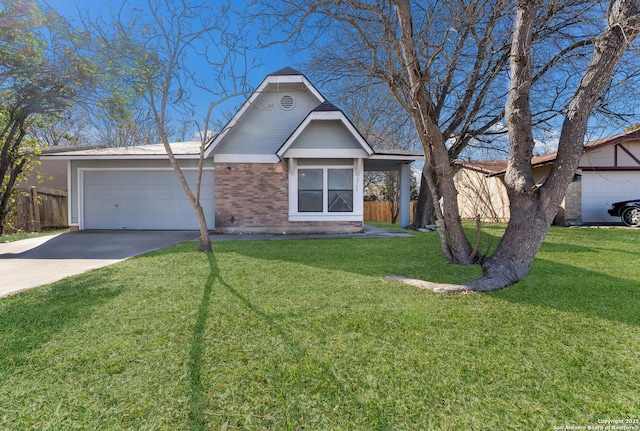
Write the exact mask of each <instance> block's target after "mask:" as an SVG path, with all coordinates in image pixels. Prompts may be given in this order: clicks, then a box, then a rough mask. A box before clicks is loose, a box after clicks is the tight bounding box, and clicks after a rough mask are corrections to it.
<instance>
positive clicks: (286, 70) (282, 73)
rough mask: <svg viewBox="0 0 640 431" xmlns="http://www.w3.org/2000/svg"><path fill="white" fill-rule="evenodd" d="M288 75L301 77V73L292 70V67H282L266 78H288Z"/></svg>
mask: <svg viewBox="0 0 640 431" xmlns="http://www.w3.org/2000/svg"><path fill="white" fill-rule="evenodd" d="M289 75H302V72H300V71H298V70H296V69H294V68H293V67H289V66H287V67H283V68H282V69H280V70H276V71H275V72H273V73H270V74H269V75H268V76H289Z"/></svg>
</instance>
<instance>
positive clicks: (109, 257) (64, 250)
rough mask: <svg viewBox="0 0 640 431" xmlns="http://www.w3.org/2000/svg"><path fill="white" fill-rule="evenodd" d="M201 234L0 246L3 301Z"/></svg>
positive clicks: (52, 239) (382, 234)
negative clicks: (25, 291)
mask: <svg viewBox="0 0 640 431" xmlns="http://www.w3.org/2000/svg"><path fill="white" fill-rule="evenodd" d="M198 236H199V233H198V232H196V231H78V232H68V233H64V234H61V235H52V236H42V237H37V238H30V239H25V240H21V241H14V242H9V243H5V244H0V298H2V297H3V296H7V295H10V294H13V293H17V292H21V291H23V290H26V289H31V288H33V287H37V286H42V285H44V284H49V283H53V282H54V281H58V280H61V279H63V278H65V277H69V276H72V275H76V274H80V273H83V272H86V271H89V270H92V269H96V268H100V267H103V266H107V265H111V264H113V263H116V262H119V261H121V260H124V259H127V258H129V257H133V256H137V255H140V254H144V253H148V252H150V251H154V250H158V249H161V248H165V247H168V246H170V245H173V244H177V243H180V242H185V241H197V240H198ZM411 236H413V235H412V234H411V233H408V232H405V231H400V230H390V229H384V228H378V227H374V226H368V225H366V226H365V228H364V231H363V232H360V233H353V234H292V235H265V234H247V235H241V234H212V235H211V241H213V242H214V243H215V242H216V241H271V240H295V239H314V238H317V239H322V238H395V237H411Z"/></svg>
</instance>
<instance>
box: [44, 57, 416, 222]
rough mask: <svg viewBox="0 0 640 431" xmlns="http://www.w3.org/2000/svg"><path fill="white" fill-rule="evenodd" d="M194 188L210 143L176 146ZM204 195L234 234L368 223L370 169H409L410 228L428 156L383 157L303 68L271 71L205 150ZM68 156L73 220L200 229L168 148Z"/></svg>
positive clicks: (404, 174)
mask: <svg viewBox="0 0 640 431" xmlns="http://www.w3.org/2000/svg"><path fill="white" fill-rule="evenodd" d="M170 145H171V147H172V150H173V153H174V154H175V155H176V158H177V159H178V163H179V165H180V167H181V169H182V171H183V173H184V175H185V178H186V179H187V181H188V183H189V184H190V187H191V188H192V190H193V189H194V186H195V185H196V184H197V175H198V166H199V165H200V162H199V158H200V142H179V143H172V144H170ZM203 155H204V162H203V166H204V169H203V173H202V182H201V187H200V199H201V205H202V207H203V210H204V213H205V218H206V220H207V225H208V226H209V228H210V229H211V230H214V231H216V232H230V233H275V234H283V233H325V232H331V233H334V232H341V233H348V232H358V231H361V230H362V229H363V217H364V210H363V193H364V192H363V183H364V180H363V175H364V171H365V170H368V169H370V170H397V171H400V174H401V175H400V176H401V178H402V181H401V183H402V184H401V189H402V191H401V201H402V199H403V198H402V196H404V199H405V202H404V204H402V203H401V219H402V218H403V211H404V218H405V220H406V224H407V225H408V224H409V208H410V206H409V200H408V196H409V182H410V181H409V166H410V164H411V163H412V162H413V161H415V160H419V159H422V154H420V153H409V152H396V153H394V152H388V151H387V152H384V153H376V152H375V151H374V150H373V148H371V146H370V145H369V144H368V143H367V142H366V140H365V139H364V138H363V137H362V135H361V134H360V132H359V131H358V130H356V128H355V126H354V125H353V124H352V123H351V121H350V120H349V119H348V118H347V116H346V115H345V114H344V113H343V112H342V111H341V110H340V109H339V108H337V107H336V106H334V105H333V104H331V103H329V102H328V101H327V100H325V98H324V97H323V96H322V94H320V92H318V90H317V89H316V88H315V87H314V86H313V85H312V84H311V83H310V82H309V81H308V80H307V79H306V77H305V76H304V75H302V74H301V73H300V72H298V71H296V70H294V69H291V68H284V69H281V70H279V71H277V72H275V73H272V74H270V75H267V77H266V78H265V79H264V80H263V81H262V83H261V84H260V85H259V86H258V87H257V88H256V90H255V91H254V92H253V94H252V95H251V96H250V97H249V98H248V99H247V100H246V101H245V102H244V104H243V105H242V106H241V107H240V109H239V110H238V112H237V113H236V114H235V115H234V117H233V118H232V119H231V120H230V121H229V123H228V124H227V125H226V126H225V127H224V128H223V129H222V131H221V132H220V133H218V134H217V135H216V137H215V138H214V139H213V140H212V141H211V142H210V143H209V144H208V145H207V146H206V148H205V150H204V154H203ZM47 157H49V158H51V159H58V160H66V161H67V171H68V173H67V174H68V178H67V183H68V189H69V214H70V216H69V218H70V226H71V227H72V228H76V229H148V230H159V229H164V230H172V229H181V230H184V229H198V222H197V219H196V218H195V212H194V211H193V208H192V206H191V204H190V202H189V201H188V200H187V198H186V196H185V194H184V190H182V187H181V185H180V183H179V182H178V180H177V178H176V175H175V172H173V169H172V167H171V165H170V164H169V160H168V157H167V154H166V150H165V148H164V145H162V144H157V145H145V146H136V147H124V148H100V149H96V148H92V149H79V150H75V151H67V152H60V153H56V154H51V155H49V156H47Z"/></svg>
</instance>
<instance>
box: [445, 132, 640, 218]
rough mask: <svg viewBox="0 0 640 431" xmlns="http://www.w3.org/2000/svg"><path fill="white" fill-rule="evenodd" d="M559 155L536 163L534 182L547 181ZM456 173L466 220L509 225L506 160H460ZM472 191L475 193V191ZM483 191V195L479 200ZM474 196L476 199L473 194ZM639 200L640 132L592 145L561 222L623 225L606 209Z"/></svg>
mask: <svg viewBox="0 0 640 431" xmlns="http://www.w3.org/2000/svg"><path fill="white" fill-rule="evenodd" d="M555 160H556V153H553V154H548V155H545V156H539V157H534V158H533V159H532V160H531V165H532V168H533V176H534V180H535V181H538V182H542V181H544V179H545V178H546V177H547V175H548V174H549V172H550V170H551V166H552V165H553V163H555ZM458 165H459V166H460V170H459V172H458V173H457V174H456V180H457V185H458V188H459V190H461V191H460V197H459V199H460V206H461V208H462V210H461V211H462V213H463V214H462V216H463V217H467V218H472V217H475V214H476V213H479V214H481V216H482V217H483V218H484V219H485V220H496V221H507V220H508V219H509V199H508V197H507V193H506V190H505V188H504V184H503V183H502V180H503V178H504V174H505V171H506V169H507V161H506V160H489V161H475V162H459V163H458ZM471 191H473V193H472V192H471ZM478 192H482V193H483V194H482V196H481V197H478V196H477V195H478ZM474 194H475V195H474ZM638 197H640V130H633V131H630V132H625V133H621V134H619V135H615V136H611V137H608V138H604V139H600V140H597V141H592V142H588V143H586V144H585V146H584V153H583V154H582V157H581V158H580V163H579V165H578V169H577V171H576V174H575V176H574V178H573V181H572V183H571V184H570V185H569V187H568V189H567V193H566V195H565V198H564V201H563V203H562V207H561V208H559V212H558V217H557V218H556V223H558V224H562V225H568V226H572V225H582V224H599V223H618V222H620V220H619V219H616V218H614V217H611V216H610V215H609V214H608V213H607V210H608V209H609V208H610V206H611V204H612V203H613V202H618V201H623V200H628V199H637V198H638Z"/></svg>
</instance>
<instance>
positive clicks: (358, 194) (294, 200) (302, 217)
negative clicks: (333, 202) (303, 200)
mask: <svg viewBox="0 0 640 431" xmlns="http://www.w3.org/2000/svg"><path fill="white" fill-rule="evenodd" d="M363 167H364V162H363V160H362V159H354V162H353V164H352V165H339V164H336V165H332V164H323V165H315V166H298V161H297V159H290V160H289V221H355V222H361V221H362V220H363V217H364V209H363V207H364V203H363V200H364V196H363V187H362V182H363ZM298 169H322V170H323V171H324V172H325V174H324V175H323V183H324V184H323V188H322V191H323V199H322V201H323V206H324V210H323V211H322V212H299V211H298ZM328 169H353V211H352V212H329V211H328V209H327V204H328V203H327V193H328V178H327V175H326V172H327V170H328Z"/></svg>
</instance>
